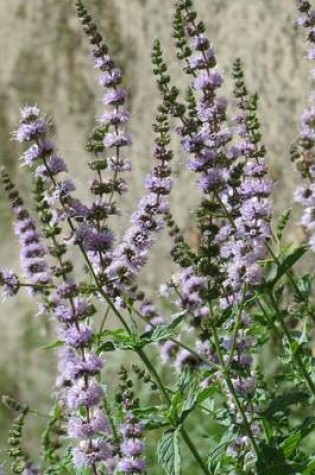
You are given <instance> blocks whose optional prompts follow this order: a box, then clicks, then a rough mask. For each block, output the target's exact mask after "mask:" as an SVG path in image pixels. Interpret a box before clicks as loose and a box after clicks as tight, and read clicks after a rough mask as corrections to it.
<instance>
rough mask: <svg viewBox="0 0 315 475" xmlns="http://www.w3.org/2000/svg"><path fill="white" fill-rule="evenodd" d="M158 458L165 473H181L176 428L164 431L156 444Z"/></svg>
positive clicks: (170, 474) (173, 474)
mask: <svg viewBox="0 0 315 475" xmlns="http://www.w3.org/2000/svg"><path fill="white" fill-rule="evenodd" d="M158 460H159V463H160V464H161V465H162V467H163V470H164V472H165V473H166V474H167V475H181V472H182V469H181V465H182V462H181V454H180V450H179V444H178V429H176V430H169V431H166V432H164V434H163V436H162V438H161V439H160V441H159V444H158Z"/></svg>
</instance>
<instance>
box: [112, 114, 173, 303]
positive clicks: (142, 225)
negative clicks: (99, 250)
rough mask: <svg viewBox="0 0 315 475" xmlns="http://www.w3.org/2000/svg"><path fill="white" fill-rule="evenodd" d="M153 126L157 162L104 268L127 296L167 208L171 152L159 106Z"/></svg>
mask: <svg viewBox="0 0 315 475" xmlns="http://www.w3.org/2000/svg"><path fill="white" fill-rule="evenodd" d="M154 129H155V131H156V132H157V134H158V135H157V138H156V144H155V148H154V151H153V155H154V158H155V159H156V161H157V163H156V165H155V166H154V167H153V169H152V172H151V173H150V174H149V175H148V176H147V177H146V179H145V188H146V194H145V195H144V196H143V197H142V198H141V199H140V201H139V203H138V205H137V208H136V210H135V211H134V213H133V214H132V216H131V227H130V228H129V229H128V230H127V231H126V233H125V235H124V236H123V239H122V242H121V244H120V245H119V246H118V247H117V248H116V249H115V250H114V252H113V260H112V263H111V265H110V266H109V267H108V269H107V275H108V278H109V279H112V280H115V284H113V285H114V286H116V289H117V290H120V291H123V292H124V293H125V295H128V297H129V298H131V299H137V293H136V292H134V291H133V289H132V288H133V284H134V283H135V279H136V277H137V276H138V274H139V272H140V270H141V269H142V268H143V266H144V265H145V263H146V260H147V254H148V251H149V249H150V248H151V247H152V245H153V243H154V239H155V235H156V233H158V232H159V231H160V230H161V229H162V228H163V219H162V218H163V215H165V213H167V212H168V210H169V203H168V200H167V197H168V195H169V194H170V191H171V189H172V186H173V177H172V176H171V172H172V169H171V166H170V161H171V159H172V152H171V151H170V150H169V149H168V148H167V146H168V144H169V142H170V136H169V124H168V120H167V116H166V114H165V112H164V111H163V109H161V112H160V113H159V114H158V115H157V118H156V123H155V124H154Z"/></svg>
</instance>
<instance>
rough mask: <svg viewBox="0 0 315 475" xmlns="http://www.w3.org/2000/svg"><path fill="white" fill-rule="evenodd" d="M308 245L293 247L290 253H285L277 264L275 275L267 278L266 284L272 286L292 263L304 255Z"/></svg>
mask: <svg viewBox="0 0 315 475" xmlns="http://www.w3.org/2000/svg"><path fill="white" fill-rule="evenodd" d="M307 250H308V247H307V246H300V247H297V248H295V249H293V251H292V252H290V254H288V255H286V256H285V258H284V259H283V260H282V262H281V264H280V265H277V273H276V276H275V277H274V278H273V279H269V280H268V284H269V286H270V287H273V286H274V285H275V284H276V283H277V282H278V280H279V279H281V277H282V276H283V275H284V274H285V273H286V272H288V271H289V270H290V269H291V268H292V267H293V266H294V264H296V263H297V262H298V261H299V260H300V259H301V257H303V256H304V254H305V253H306V252H307Z"/></svg>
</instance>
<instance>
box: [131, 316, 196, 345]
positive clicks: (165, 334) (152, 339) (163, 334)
mask: <svg viewBox="0 0 315 475" xmlns="http://www.w3.org/2000/svg"><path fill="white" fill-rule="evenodd" d="M186 314H187V312H186V311H184V312H180V313H177V314H175V315H174V316H173V317H172V321H171V323H169V324H168V325H158V326H157V327H156V328H154V329H153V330H151V331H149V332H145V333H143V334H142V335H141V336H140V341H139V344H140V345H141V346H142V347H143V346H145V345H148V344H149V343H157V342H159V341H163V340H167V339H168V338H170V337H171V336H172V335H173V334H174V330H175V329H176V327H177V326H178V325H179V324H180V323H181V322H182V321H183V320H184V318H185V316H186Z"/></svg>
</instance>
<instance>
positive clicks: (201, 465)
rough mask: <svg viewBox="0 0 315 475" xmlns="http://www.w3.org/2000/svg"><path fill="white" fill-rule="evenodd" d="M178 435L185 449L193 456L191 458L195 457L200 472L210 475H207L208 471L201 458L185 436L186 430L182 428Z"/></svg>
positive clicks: (187, 436) (186, 435)
mask: <svg viewBox="0 0 315 475" xmlns="http://www.w3.org/2000/svg"><path fill="white" fill-rule="evenodd" d="M180 433H181V435H182V437H183V439H184V441H185V443H186V445H187V447H188V448H189V450H190V451H191V453H192V454H193V456H194V457H195V459H196V460H197V462H198V464H199V465H200V467H201V469H202V471H203V472H204V473H205V474H206V475H210V473H209V470H208V468H207V466H206V464H205V463H204V461H203V460H202V458H201V457H200V455H199V453H198V451H197V450H196V447H195V446H194V444H193V443H192V441H191V439H190V437H189V435H188V434H187V432H186V430H185V429H184V427H182V428H181V429H180Z"/></svg>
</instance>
